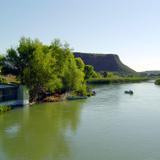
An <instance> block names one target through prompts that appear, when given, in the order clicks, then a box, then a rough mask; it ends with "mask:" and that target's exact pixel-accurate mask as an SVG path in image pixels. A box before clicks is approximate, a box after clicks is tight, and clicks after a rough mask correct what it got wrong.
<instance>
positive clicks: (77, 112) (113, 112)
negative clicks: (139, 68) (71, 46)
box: [0, 82, 160, 160]
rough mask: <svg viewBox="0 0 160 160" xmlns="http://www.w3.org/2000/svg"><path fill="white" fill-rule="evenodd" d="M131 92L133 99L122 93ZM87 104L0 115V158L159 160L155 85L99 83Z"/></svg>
mask: <svg viewBox="0 0 160 160" xmlns="http://www.w3.org/2000/svg"><path fill="white" fill-rule="evenodd" d="M127 89H132V90H133V91H134V94H133V95H127V94H124V90H127ZM95 90H96V92H97V95H96V96H94V97H91V98H88V99H87V100H80V101H68V102H58V103H46V104H38V105H34V106H32V107H24V108H19V109H15V110H12V111H9V112H8V113H5V114H1V115H0V160H159V159H160V87H159V86H155V85H154V84H153V83H151V82H145V83H134V84H121V85H119V84H117V85H103V86H98V87H96V88H95Z"/></svg>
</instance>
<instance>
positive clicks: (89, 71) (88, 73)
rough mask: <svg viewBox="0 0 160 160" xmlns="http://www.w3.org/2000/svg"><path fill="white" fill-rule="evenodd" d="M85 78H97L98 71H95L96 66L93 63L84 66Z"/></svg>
mask: <svg viewBox="0 0 160 160" xmlns="http://www.w3.org/2000/svg"><path fill="white" fill-rule="evenodd" d="M84 73H85V79H89V78H97V76H98V75H97V73H96V72H95V71H94V67H93V66H91V65H85V68H84Z"/></svg>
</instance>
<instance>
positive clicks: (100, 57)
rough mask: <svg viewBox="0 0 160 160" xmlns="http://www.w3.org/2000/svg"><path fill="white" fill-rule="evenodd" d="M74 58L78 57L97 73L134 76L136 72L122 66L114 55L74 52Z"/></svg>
mask: <svg viewBox="0 0 160 160" xmlns="http://www.w3.org/2000/svg"><path fill="white" fill-rule="evenodd" d="M74 55H75V57H80V58H82V60H83V61H84V63H85V64H89V65H92V66H94V69H95V70H96V71H97V72H100V71H109V72H118V73H120V74H126V75H129V74H136V71H134V70H133V69H131V68H129V67H128V66H126V65H124V64H123V63H122V62H121V60H120V58H119V56H118V55H116V54H94V53H81V52H74Z"/></svg>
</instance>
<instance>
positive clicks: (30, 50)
mask: <svg viewBox="0 0 160 160" xmlns="http://www.w3.org/2000/svg"><path fill="white" fill-rule="evenodd" d="M3 63H4V65H3V68H2V72H3V73H4V74H13V75H16V76H17V78H18V79H19V80H20V82H21V83H22V84H25V85H27V86H28V88H29V90H30V96H31V98H32V99H33V100H36V99H38V98H39V96H40V95H41V94H43V93H45V92H48V91H49V92H52V93H53V92H56V91H58V92H70V91H75V92H77V93H80V94H85V93H86V85H85V78H87V76H86V74H89V76H88V77H90V74H91V75H92V76H93V74H94V70H93V68H92V67H91V66H90V67H89V68H88V67H87V66H85V64H84V63H83V61H82V59H80V58H75V57H74V55H73V54H72V50H71V49H70V48H69V45H68V44H62V43H61V42H60V40H57V39H56V40H54V41H53V42H52V43H51V44H50V45H44V44H43V43H42V42H40V41H39V40H37V39H36V40H32V39H30V38H25V37H23V38H21V39H20V41H19V43H18V45H17V47H16V48H10V49H8V50H7V55H6V56H5V57H4V60H3Z"/></svg>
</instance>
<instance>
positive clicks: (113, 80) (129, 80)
mask: <svg viewBox="0 0 160 160" xmlns="http://www.w3.org/2000/svg"><path fill="white" fill-rule="evenodd" d="M147 80H149V79H148V78H146V77H110V78H95V79H89V80H87V83H88V84H112V83H136V82H142V81H147Z"/></svg>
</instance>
